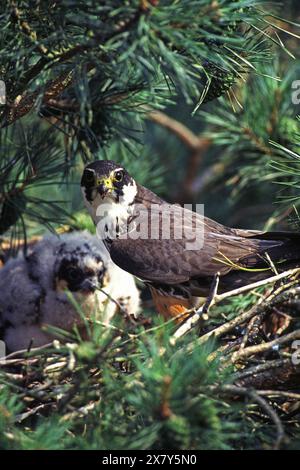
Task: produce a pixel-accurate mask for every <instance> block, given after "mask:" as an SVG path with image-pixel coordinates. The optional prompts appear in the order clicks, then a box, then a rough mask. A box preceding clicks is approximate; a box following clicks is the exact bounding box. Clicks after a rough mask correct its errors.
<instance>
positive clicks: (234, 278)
mask: <svg viewBox="0 0 300 470" xmlns="http://www.w3.org/2000/svg"><path fill="white" fill-rule="evenodd" d="M247 238H249V239H251V240H252V241H255V242H257V252H256V253H255V254H254V255H253V254H252V255H250V256H249V257H248V258H247V257H246V258H245V259H244V260H243V266H244V267H245V268H246V269H245V270H238V269H237V270H232V271H230V272H229V273H228V274H226V275H225V276H223V277H222V278H221V279H220V288H219V290H220V291H221V292H222V291H223V292H225V291H228V290H232V289H236V288H238V287H241V286H243V285H247V284H251V283H253V282H256V281H260V280H262V279H266V278H268V277H270V276H273V275H274V270H273V268H272V266H271V265H272V264H273V266H275V268H276V271H277V272H279V273H280V272H283V271H286V270H288V269H293V268H297V267H299V268H300V233H294V232H266V233H256V234H251V235H250V236H249V237H247ZM270 261H271V262H270Z"/></svg>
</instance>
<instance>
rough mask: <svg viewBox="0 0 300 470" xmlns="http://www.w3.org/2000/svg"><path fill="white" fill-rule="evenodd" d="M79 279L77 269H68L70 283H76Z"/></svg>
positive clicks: (79, 274)
mask: <svg viewBox="0 0 300 470" xmlns="http://www.w3.org/2000/svg"><path fill="white" fill-rule="evenodd" d="M80 277H81V273H80V271H78V269H74V268H70V269H68V278H69V279H70V280H71V281H78V280H79V279H80Z"/></svg>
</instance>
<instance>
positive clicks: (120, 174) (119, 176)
mask: <svg viewBox="0 0 300 470" xmlns="http://www.w3.org/2000/svg"><path fill="white" fill-rule="evenodd" d="M123 176H124V173H123V171H121V170H120V171H116V172H115V174H114V179H115V180H116V181H119V182H120V181H122V179H123Z"/></svg>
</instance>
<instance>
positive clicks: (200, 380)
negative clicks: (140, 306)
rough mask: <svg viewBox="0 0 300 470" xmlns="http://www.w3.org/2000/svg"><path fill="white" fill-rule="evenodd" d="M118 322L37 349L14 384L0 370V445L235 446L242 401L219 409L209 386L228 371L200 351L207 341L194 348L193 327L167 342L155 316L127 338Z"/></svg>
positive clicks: (207, 350) (241, 431)
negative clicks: (61, 343) (174, 341)
mask: <svg viewBox="0 0 300 470" xmlns="http://www.w3.org/2000/svg"><path fill="white" fill-rule="evenodd" d="M123 326H124V325H122V324H119V325H118V326H116V328H117V330H111V331H107V330H106V331H105V330H103V328H101V327H100V326H99V327H98V328H97V327H95V330H94V332H93V337H92V338H91V339H90V340H89V341H83V340H79V342H78V343H74V342H70V343H68V345H67V346H56V348H55V349H53V348H52V349H48V350H47V351H45V352H39V353H37V356H36V357H39V361H38V362H35V363H34V362H33V363H32V365H27V366H26V369H23V374H24V376H23V380H21V382H20V378H19V379H18V375H16V376H15V377H14V376H13V375H7V374H6V372H5V368H2V369H1V371H0V382H1V383H4V382H6V385H5V387H4V386H1V408H0V409H1V414H0V416H1V420H0V430H1V436H2V437H1V440H2V441H1V448H8V449H13V448H19V449H30V448H35V449H49V448H52V449H66V448H71V449H104V450H108V449H124V450H126V449H141V448H142V449H228V448H231V447H232V443H233V442H235V443H236V444H235V446H236V447H243V444H242V442H243V440H244V439H245V435H246V433H247V432H249V431H250V430H249V429H248V425H247V420H245V419H244V418H243V416H242V410H243V409H244V404H243V403H240V404H232V405H231V406H230V407H229V406H228V405H227V404H226V402H225V401H224V400H223V399H222V398H221V397H220V396H219V394H218V393H217V391H214V390H213V389H211V390H210V388H211V387H212V386H215V385H216V384H217V383H224V382H228V381H230V369H227V370H226V369H224V367H221V365H220V363H219V361H218V360H217V359H211V358H210V354H211V353H212V351H213V350H214V349H215V346H214V345H213V344H212V343H211V344H207V345H205V346H204V347H203V346H202V347H199V346H197V341H196V337H195V336H194V337H193V335H192V337H191V336H189V337H188V338H185V340H182V341H181V342H180V343H179V344H178V345H176V347H174V346H171V345H170V335H171V333H172V330H170V328H169V327H166V325H163V324H161V323H158V324H157V326H156V327H154V328H153V329H152V330H149V331H147V332H145V331H144V330H143V329H141V330H140V331H138V332H136V333H137V335H134V336H128V335H127V333H125V332H124V333H121V331H122V329H123ZM121 327H122V328H121ZM120 328H121V329H120ZM73 341H74V339H73ZM191 345H193V346H192V348H191ZM28 357H35V354H34V353H31V354H29V356H28ZM19 367H22V366H19ZM34 377H35V379H34ZM32 379H33V382H32V384H31V386H30V387H28V384H29V383H30V382H31V380H32ZM37 379H38V380H37ZM28 381H29V383H28ZM26 383H27V387H28V388H26V385H25V384H26ZM17 384H18V385H17ZM46 384H47V385H46ZM12 391H14V393H13V395H12ZM9 396H10V397H11V396H13V398H8V397H9ZM29 397H30V398H29ZM17 403H18V404H17ZM30 410H33V411H31V412H30ZM18 423H19V424H18Z"/></svg>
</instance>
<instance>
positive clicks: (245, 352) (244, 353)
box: [230, 330, 300, 362]
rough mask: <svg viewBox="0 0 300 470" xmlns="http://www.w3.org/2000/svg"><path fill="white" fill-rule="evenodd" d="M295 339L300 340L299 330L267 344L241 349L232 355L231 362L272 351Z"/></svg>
mask: <svg viewBox="0 0 300 470" xmlns="http://www.w3.org/2000/svg"><path fill="white" fill-rule="evenodd" d="M296 339H300V330H296V331H293V332H292V333H289V334H287V335H285V336H281V337H280V338H277V339H274V340H273V341H269V342H268V343H262V344H257V345H255V346H248V348H245V349H242V350H239V351H237V352H236V353H234V354H233V355H232V357H231V359H230V360H231V362H237V361H240V360H241V359H245V358H247V357H249V356H252V355H253V354H261V353H263V352H266V351H269V350H270V349H273V348H274V347H275V346H280V345H281V344H286V343H290V342H292V341H294V340H296Z"/></svg>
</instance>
